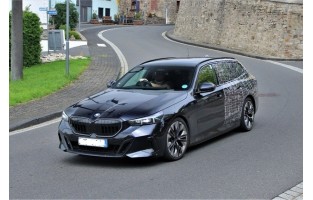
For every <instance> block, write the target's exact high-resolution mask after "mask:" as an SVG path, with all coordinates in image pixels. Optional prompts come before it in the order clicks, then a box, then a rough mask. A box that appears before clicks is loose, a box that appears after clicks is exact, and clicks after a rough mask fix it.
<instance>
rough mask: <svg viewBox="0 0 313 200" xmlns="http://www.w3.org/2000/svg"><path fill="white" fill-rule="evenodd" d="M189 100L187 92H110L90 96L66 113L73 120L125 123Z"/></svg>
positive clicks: (114, 90) (112, 90)
mask: <svg viewBox="0 0 313 200" xmlns="http://www.w3.org/2000/svg"><path fill="white" fill-rule="evenodd" d="M186 97H187V92H186V91H164V90H163V91H160V90H118V89H107V90H105V91H103V92H100V93H98V94H95V95H93V96H90V97H88V98H86V99H84V100H82V101H80V102H78V103H76V104H74V105H73V106H71V107H70V108H68V109H67V110H66V113H67V114H68V115H70V116H80V117H86V118H91V119H92V118H95V114H97V113H99V114H100V116H97V117H100V118H122V119H124V120H129V119H135V118H140V117H144V116H149V115H152V114H154V113H157V112H159V111H161V110H164V109H165V108H167V107H170V106H172V105H174V104H176V103H178V102H180V101H182V100H184V99H185V98H186Z"/></svg>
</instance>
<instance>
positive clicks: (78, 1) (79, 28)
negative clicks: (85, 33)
mask: <svg viewBox="0 0 313 200" xmlns="http://www.w3.org/2000/svg"><path fill="white" fill-rule="evenodd" d="M78 4H79V8H78V9H79V12H78V31H79V32H80V11H81V10H80V9H81V7H80V0H79V1H78Z"/></svg>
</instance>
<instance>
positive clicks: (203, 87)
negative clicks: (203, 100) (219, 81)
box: [198, 82, 216, 93]
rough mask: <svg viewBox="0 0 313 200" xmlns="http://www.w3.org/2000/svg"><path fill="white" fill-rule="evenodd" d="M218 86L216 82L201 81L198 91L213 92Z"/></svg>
mask: <svg viewBox="0 0 313 200" xmlns="http://www.w3.org/2000/svg"><path fill="white" fill-rule="evenodd" d="M215 88H216V85H215V84H214V83H210V82H204V83H201V84H200V86H199V88H198V93H205V92H212V91H214V90H215Z"/></svg>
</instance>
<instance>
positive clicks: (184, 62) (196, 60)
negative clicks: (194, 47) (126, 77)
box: [139, 57, 234, 67]
mask: <svg viewBox="0 0 313 200" xmlns="http://www.w3.org/2000/svg"><path fill="white" fill-rule="evenodd" d="M220 59H232V60H234V58H225V57H219V58H210V57H188V58H185V57H181V58H178V57H168V58H158V59H154V60H149V61H146V62H143V63H141V64H140V65H139V66H154V67H157V66H160V67H162V66H168V67H171V66H180V67H196V66H198V65H199V64H201V63H203V62H206V61H211V60H212V61H213V60H220Z"/></svg>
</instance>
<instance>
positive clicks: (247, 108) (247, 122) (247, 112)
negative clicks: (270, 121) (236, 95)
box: [240, 97, 255, 131]
mask: <svg viewBox="0 0 313 200" xmlns="http://www.w3.org/2000/svg"><path fill="white" fill-rule="evenodd" d="M254 114H255V108H254V104H253V101H252V99H251V98H250V97H248V98H246V99H245V101H244V103H243V108H242V114H241V121H240V128H241V129H242V130H243V131H250V130H251V129H252V127H253V124H254Z"/></svg>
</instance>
